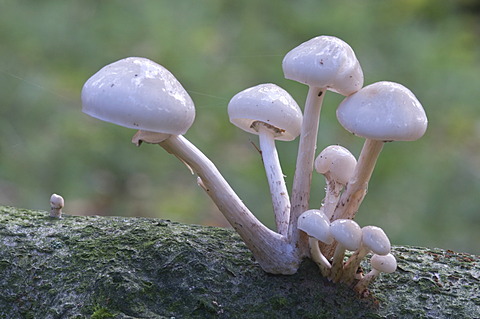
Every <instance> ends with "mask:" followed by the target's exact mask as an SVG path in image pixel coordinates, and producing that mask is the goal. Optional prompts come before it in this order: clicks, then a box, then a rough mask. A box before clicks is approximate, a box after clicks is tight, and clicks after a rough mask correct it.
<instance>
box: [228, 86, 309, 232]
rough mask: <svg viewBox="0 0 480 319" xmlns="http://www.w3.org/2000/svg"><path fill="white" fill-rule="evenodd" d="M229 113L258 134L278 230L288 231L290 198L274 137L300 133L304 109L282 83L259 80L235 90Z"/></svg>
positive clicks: (242, 125) (248, 130)
mask: <svg viewBox="0 0 480 319" xmlns="http://www.w3.org/2000/svg"><path fill="white" fill-rule="evenodd" d="M228 115H229V117H230V122H232V123H233V124H235V125H236V126H238V127H239V128H241V129H242V130H244V131H247V132H250V133H253V134H257V135H258V136H259V139H260V150H261V153H262V159H263V164H264V166H265V172H266V174H267V178H268V183H269V185H270V193H271V196H272V202H273V210H274V212H275V221H276V224H277V231H278V232H279V233H280V234H282V235H286V234H287V231H288V223H289V219H290V218H289V217H290V198H289V196H288V190H287V187H286V185H285V179H284V176H283V173H282V168H281V166H280V161H279V158H278V153H277V150H276V148H275V140H282V141H291V140H293V139H295V138H296V137H297V136H298V135H299V134H300V127H301V125H302V111H301V110H300V108H299V107H298V105H297V103H296V102H295V100H294V99H293V98H292V97H291V96H290V94H288V93H287V92H286V91H285V90H284V89H282V88H281V87H279V86H277V85H275V84H260V85H257V86H254V87H251V88H248V89H246V90H243V91H241V92H240V93H238V94H236V95H235V96H234V97H233V98H232V99H231V100H230V103H229V104H228Z"/></svg>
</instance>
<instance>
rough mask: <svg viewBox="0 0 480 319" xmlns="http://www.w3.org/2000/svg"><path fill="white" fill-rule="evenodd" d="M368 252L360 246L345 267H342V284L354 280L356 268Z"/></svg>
mask: <svg viewBox="0 0 480 319" xmlns="http://www.w3.org/2000/svg"><path fill="white" fill-rule="evenodd" d="M369 252H370V250H369V249H368V248H367V247H365V246H364V245H361V246H360V248H359V249H358V250H356V251H355V252H354V253H353V254H352V255H351V256H350V257H349V258H348V260H347V262H346V263H345V266H344V267H343V276H342V281H343V282H346V283H351V282H353V281H354V280H355V275H356V273H357V270H358V267H360V263H361V262H362V260H363V258H365V256H367V254H368V253H369Z"/></svg>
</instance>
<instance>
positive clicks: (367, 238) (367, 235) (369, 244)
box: [342, 226, 391, 282]
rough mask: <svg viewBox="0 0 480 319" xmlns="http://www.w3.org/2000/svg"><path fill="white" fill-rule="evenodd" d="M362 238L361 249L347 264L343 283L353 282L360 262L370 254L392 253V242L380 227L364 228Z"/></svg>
mask: <svg viewBox="0 0 480 319" xmlns="http://www.w3.org/2000/svg"><path fill="white" fill-rule="evenodd" d="M361 238H362V240H361V244H360V247H359V248H358V249H357V250H356V251H355V252H354V253H353V254H352V256H350V258H349V259H348V260H347V263H346V264H345V267H344V275H343V278H342V280H343V281H346V282H352V281H353V280H354V278H355V274H356V273H357V269H358V267H359V266H360V262H361V261H362V259H363V258H364V257H365V256H366V255H367V254H368V253H369V252H373V253H374V254H377V255H381V256H383V255H387V254H388V253H390V249H391V245H390V240H389V239H388V236H387V235H386V234H385V232H384V231H383V229H381V228H380V227H377V226H365V227H363V228H362V237H361Z"/></svg>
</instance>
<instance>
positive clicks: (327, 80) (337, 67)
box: [282, 36, 363, 242]
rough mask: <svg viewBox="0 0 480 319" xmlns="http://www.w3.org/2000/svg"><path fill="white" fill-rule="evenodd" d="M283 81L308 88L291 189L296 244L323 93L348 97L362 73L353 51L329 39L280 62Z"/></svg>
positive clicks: (306, 46)
mask: <svg viewBox="0 0 480 319" xmlns="http://www.w3.org/2000/svg"><path fill="white" fill-rule="evenodd" d="M282 67H283V72H284V75H285V78H287V79H291V80H294V81H297V82H300V83H303V84H306V85H308V87H309V90H308V94H307V100H306V102H305V109H304V112H303V114H304V115H303V123H302V130H301V133H300V143H299V148H298V155H297V164H296V169H295V175H294V181H293V188H292V213H291V216H290V223H291V227H290V231H291V234H290V235H291V237H292V238H293V241H294V242H295V241H298V240H300V238H299V237H298V236H299V234H298V233H296V229H297V228H296V222H297V219H298V216H299V215H300V214H301V213H302V212H304V211H305V210H307V209H308V206H309V203H308V202H309V198H310V184H311V178H312V172H313V162H314V159H315V147H316V143H317V133H318V124H319V119H320V110H321V106H322V102H323V97H324V95H325V91H326V90H331V91H334V92H337V93H340V94H342V95H350V94H352V93H354V92H356V91H358V90H359V89H360V88H361V87H362V85H363V72H362V69H361V67H360V64H359V62H358V60H357V58H356V56H355V53H354V52H353V50H352V48H351V47H350V46H349V45H348V44H347V43H345V42H344V41H342V40H340V39H338V38H336V37H332V36H319V37H315V38H313V39H311V40H308V41H306V42H304V43H302V44H300V45H299V46H298V47H296V48H294V49H292V50H291V51H290V52H288V53H287V54H286V55H285V57H284V59H283V62H282Z"/></svg>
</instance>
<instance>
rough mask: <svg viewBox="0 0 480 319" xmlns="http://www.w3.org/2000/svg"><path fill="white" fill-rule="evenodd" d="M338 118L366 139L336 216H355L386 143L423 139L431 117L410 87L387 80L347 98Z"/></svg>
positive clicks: (347, 128) (343, 124) (346, 127)
mask: <svg viewBox="0 0 480 319" xmlns="http://www.w3.org/2000/svg"><path fill="white" fill-rule="evenodd" d="M337 118H338V121H339V122H340V124H341V125H342V126H343V127H344V128H345V129H346V130H347V131H349V132H351V133H353V134H355V135H358V136H361V137H364V138H365V139H366V140H365V144H364V146H363V148H362V151H361V153H360V156H359V158H358V163H357V166H356V168H355V171H354V173H353V176H352V177H351V178H350V181H349V182H348V184H347V186H346V189H345V191H344V192H343V193H342V195H341V197H340V200H339V203H338V206H337V209H336V210H335V214H334V219H338V218H348V219H352V218H354V216H355V214H356V212H357V210H358V207H359V206H360V204H361V202H362V200H363V198H364V196H365V193H366V190H367V187H368V182H369V180H370V177H371V175H372V172H373V169H374V167H375V163H376V161H377V158H378V155H379V154H380V152H381V150H382V148H383V145H384V143H385V142H390V141H414V140H417V139H419V138H420V137H422V136H423V134H424V133H425V131H426V129H427V116H426V114H425V111H424V110H423V108H422V105H421V104H420V102H419V101H418V100H417V98H416V97H415V95H413V93H412V92H411V91H410V90H408V89H407V88H406V87H404V86H402V85H401V84H398V83H393V82H387V81H383V82H377V83H373V84H370V85H368V86H366V87H364V88H363V89H361V90H360V91H358V92H357V93H355V94H352V95H350V96H348V97H347V98H345V99H344V100H343V101H342V102H341V103H340V105H339V106H338V108H337Z"/></svg>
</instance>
